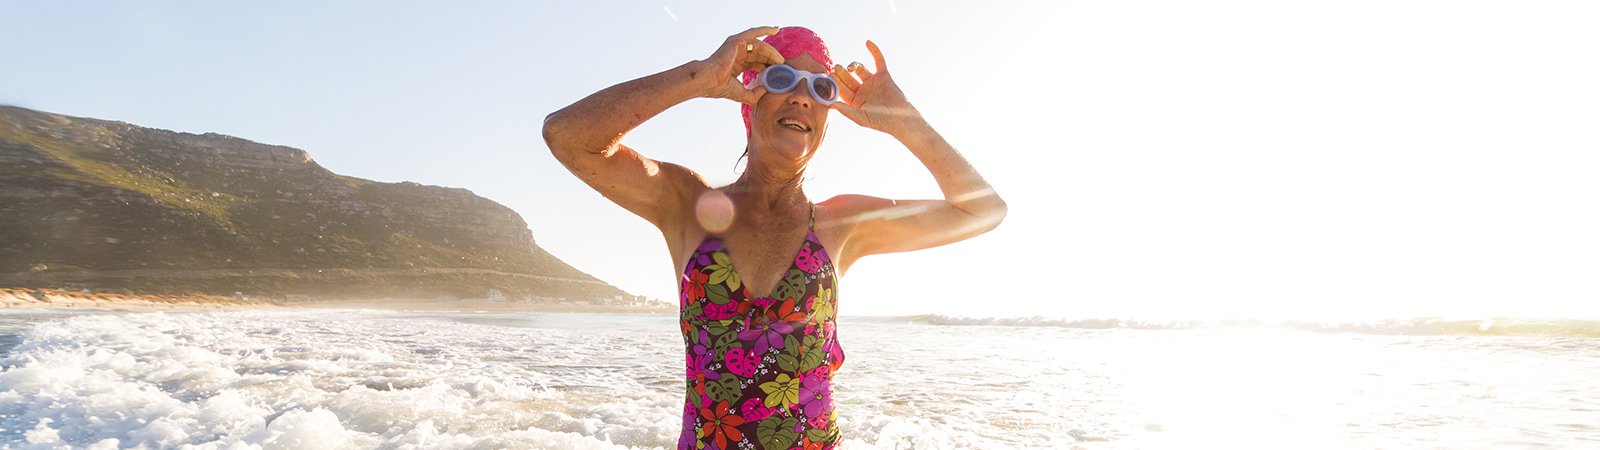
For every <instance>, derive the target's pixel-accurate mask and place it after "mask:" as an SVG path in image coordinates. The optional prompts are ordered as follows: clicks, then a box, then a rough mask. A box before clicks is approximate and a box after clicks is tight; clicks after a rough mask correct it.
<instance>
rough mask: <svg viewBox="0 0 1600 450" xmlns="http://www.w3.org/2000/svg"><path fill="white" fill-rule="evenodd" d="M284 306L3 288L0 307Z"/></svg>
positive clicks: (208, 298)
mask: <svg viewBox="0 0 1600 450" xmlns="http://www.w3.org/2000/svg"><path fill="white" fill-rule="evenodd" d="M279 306H282V303H279V302H274V301H268V300H260V299H248V298H247V299H238V298H233V297H223V296H214V295H148V294H141V295H124V294H108V293H85V292H75V291H63V290H57V289H18V288H0V308H86V309H130V310H138V309H156V310H159V309H223V308H272V307H279Z"/></svg>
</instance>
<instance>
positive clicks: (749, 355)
mask: <svg viewBox="0 0 1600 450" xmlns="http://www.w3.org/2000/svg"><path fill="white" fill-rule="evenodd" d="M723 360H724V361H726V362H727V363H728V370H729V371H732V372H733V374H734V375H738V376H741V377H745V378H750V377H751V376H753V375H755V374H756V364H757V363H759V362H760V361H761V358H760V357H759V356H757V355H756V354H755V352H748V351H745V349H742V348H739V347H734V348H730V349H728V354H727V355H725V356H724V357H723Z"/></svg>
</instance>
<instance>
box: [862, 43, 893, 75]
mask: <svg viewBox="0 0 1600 450" xmlns="http://www.w3.org/2000/svg"><path fill="white" fill-rule="evenodd" d="M867 51H868V52H870V53H872V62H873V63H875V64H877V66H878V71H879V72H883V71H885V70H889V63H886V62H884V61H883V50H879V49H878V44H874V43H872V41H867Z"/></svg>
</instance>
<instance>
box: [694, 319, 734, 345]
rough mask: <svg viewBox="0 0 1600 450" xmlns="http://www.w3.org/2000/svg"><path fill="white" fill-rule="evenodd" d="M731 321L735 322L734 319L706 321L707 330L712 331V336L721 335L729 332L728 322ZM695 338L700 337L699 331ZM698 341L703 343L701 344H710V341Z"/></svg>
mask: <svg viewBox="0 0 1600 450" xmlns="http://www.w3.org/2000/svg"><path fill="white" fill-rule="evenodd" d="M730 323H733V321H732V320H713V321H710V322H706V332H707V333H710V334H711V335H712V336H721V335H722V333H727V332H728V324H730ZM695 338H696V339H698V338H699V334H698V333H696V334H695ZM697 343H698V344H701V345H705V344H710V343H709V342H697Z"/></svg>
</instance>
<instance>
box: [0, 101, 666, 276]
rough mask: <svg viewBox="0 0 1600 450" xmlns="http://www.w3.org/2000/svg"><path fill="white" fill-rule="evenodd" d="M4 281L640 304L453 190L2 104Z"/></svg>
mask: <svg viewBox="0 0 1600 450" xmlns="http://www.w3.org/2000/svg"><path fill="white" fill-rule="evenodd" d="M0 287H12V288H65V289H89V290H97V291H114V292H131V293H152V294H207V295H237V296H246V297H261V298H278V299H335V298H340V299H343V298H355V299H364V300H371V299H381V298H407V299H418V298H491V299H496V300H501V299H504V300H506V301H528V302H545V303H550V302H586V303H590V304H617V303H629V302H633V301H636V300H638V299H637V298H635V297H633V296H630V295H628V294H626V293H624V292H623V291H621V290H619V289H617V288H616V287H613V286H611V285H609V284H606V283H604V282H602V281H600V280H598V279H595V278H594V277H592V276H589V275H588V274H585V273H583V272H580V271H578V270H577V269H574V268H573V267H571V266H569V265H567V264H566V263H564V262H562V261H561V260H559V259H557V258H555V257H554V256H552V255H550V254H549V253H547V252H545V251H544V250H543V249H541V248H540V247H539V246H538V245H537V244H536V243H535V241H534V239H533V234H532V232H531V231H529V230H528V226H527V223H526V222H524V221H523V220H522V218H521V217H520V216H518V215H517V214H516V213H515V212H514V211H512V210H511V209H510V208H507V207H505V206H503V205H500V204H498V203H495V202H493V201H491V200H488V199H485V198H483V197H479V196H477V195H475V194H473V193H472V192H470V191H468V190H465V189H458V188H447V187H437V186H425V185H421V184H417V183H411V182H402V183H383V182H376V181H371V180H366V179H361V178H356V177H351V176H345V175H340V174H336V173H333V172H331V171H329V170H327V169H325V168H323V167H322V166H320V165H318V164H317V163H316V162H315V161H314V160H312V158H311V155H310V154H309V153H307V152H306V151H304V150H301V149H296V148H290V147H284V146H278V145H268V144H261V143H256V142H252V141H248V140H245V139H240V138H236V137H232V136H225V135H220V134H215V133H207V134H190V133H181V132H173V131H168V130H161V129H153V128H145V127H140V126H136V125H132V124H128V123H124V122H116V121H106V120H98V119H88V118H79V117H69V116H63V115H58V114H51V113H46V112H40V111H34V110H30V109H25V108H18V107H12V106H0Z"/></svg>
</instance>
